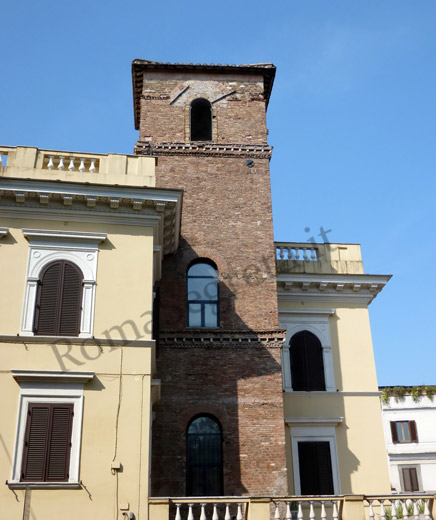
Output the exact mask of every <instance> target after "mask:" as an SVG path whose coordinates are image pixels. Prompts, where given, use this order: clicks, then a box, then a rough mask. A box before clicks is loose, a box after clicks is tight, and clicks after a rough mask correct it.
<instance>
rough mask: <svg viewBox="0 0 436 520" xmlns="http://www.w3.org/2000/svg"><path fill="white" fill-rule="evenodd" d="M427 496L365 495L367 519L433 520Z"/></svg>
mask: <svg viewBox="0 0 436 520" xmlns="http://www.w3.org/2000/svg"><path fill="white" fill-rule="evenodd" d="M430 500H431V499H430V498H427V497H421V498H417V497H400V496H398V495H397V496H396V497H367V498H366V500H365V503H366V506H367V508H368V520H378V519H380V520H399V519H405V520H433V516H432V514H431V512H430Z"/></svg>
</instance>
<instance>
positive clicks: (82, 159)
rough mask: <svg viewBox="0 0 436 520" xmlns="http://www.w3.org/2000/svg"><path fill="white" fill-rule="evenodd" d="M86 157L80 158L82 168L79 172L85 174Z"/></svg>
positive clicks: (80, 167)
mask: <svg viewBox="0 0 436 520" xmlns="http://www.w3.org/2000/svg"><path fill="white" fill-rule="evenodd" d="M85 160H86V159H85V157H81V158H80V166H79V172H80V173H83V172H84V171H85Z"/></svg>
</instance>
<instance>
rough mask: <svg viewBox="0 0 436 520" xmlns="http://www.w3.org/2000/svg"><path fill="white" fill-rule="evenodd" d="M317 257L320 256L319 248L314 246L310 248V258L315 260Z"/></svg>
mask: <svg viewBox="0 0 436 520" xmlns="http://www.w3.org/2000/svg"><path fill="white" fill-rule="evenodd" d="M317 258H318V255H317V249H316V247H312V248H311V249H310V259H311V260H312V261H313V262H315V260H317Z"/></svg>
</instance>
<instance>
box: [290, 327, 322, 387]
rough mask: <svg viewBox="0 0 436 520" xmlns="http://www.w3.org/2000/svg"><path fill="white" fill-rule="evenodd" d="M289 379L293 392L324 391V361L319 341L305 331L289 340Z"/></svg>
mask: <svg viewBox="0 0 436 520" xmlns="http://www.w3.org/2000/svg"><path fill="white" fill-rule="evenodd" d="M290 351H291V352H290V353H291V378H292V389H293V390H297V391H298V390H303V391H310V390H325V389H326V387H325V376H324V361H323V352H322V345H321V342H320V341H319V339H318V338H317V337H316V336H315V334H312V333H311V332H309V331H307V330H303V331H301V332H297V334H294V336H292V338H291V348H290Z"/></svg>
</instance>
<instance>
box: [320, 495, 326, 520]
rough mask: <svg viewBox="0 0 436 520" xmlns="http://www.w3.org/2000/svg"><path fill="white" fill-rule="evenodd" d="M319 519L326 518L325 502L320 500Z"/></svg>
mask: <svg viewBox="0 0 436 520" xmlns="http://www.w3.org/2000/svg"><path fill="white" fill-rule="evenodd" d="M321 520H327V513H326V511H325V502H324V500H323V501H322V502H321Z"/></svg>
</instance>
